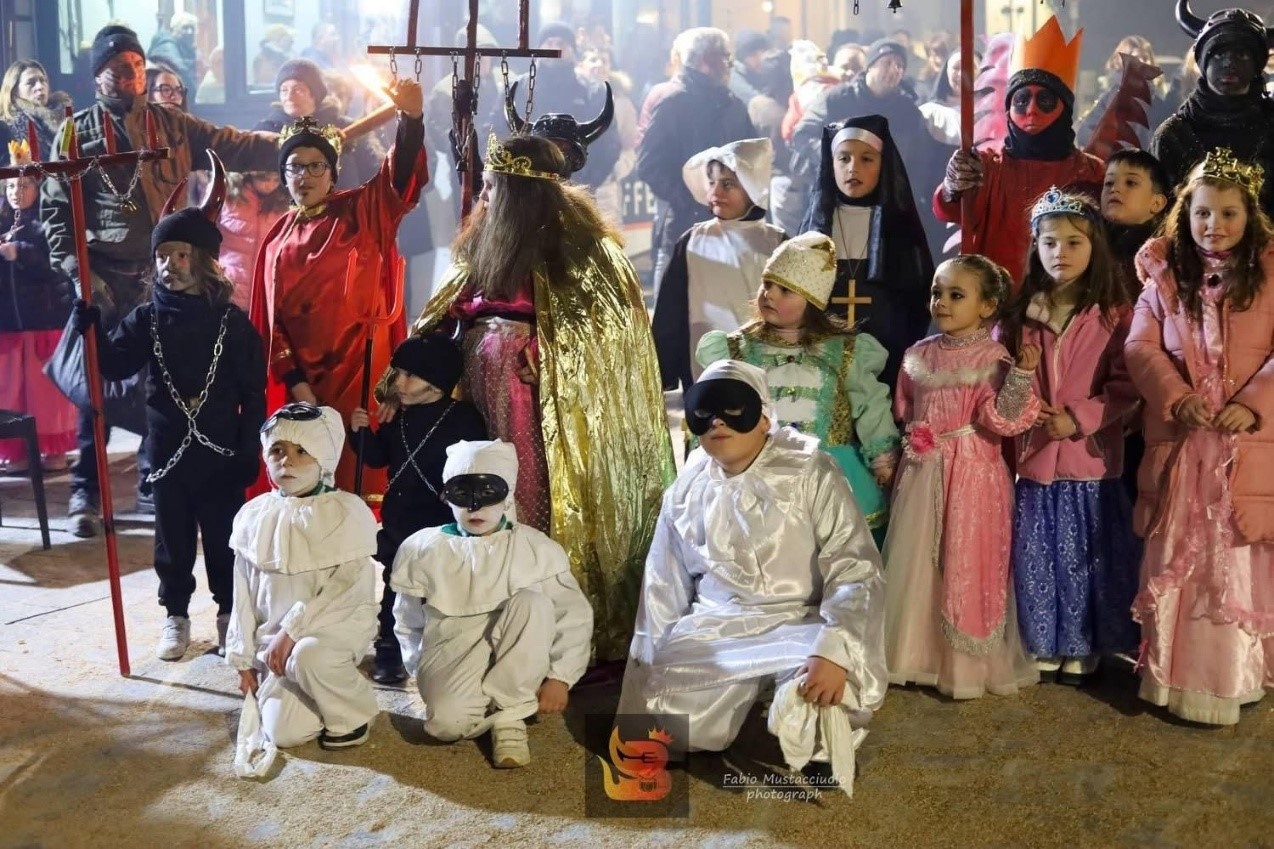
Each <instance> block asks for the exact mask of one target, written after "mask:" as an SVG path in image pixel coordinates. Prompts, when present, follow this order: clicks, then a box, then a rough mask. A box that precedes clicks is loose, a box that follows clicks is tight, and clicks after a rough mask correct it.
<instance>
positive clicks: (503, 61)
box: [500, 53, 509, 97]
mask: <svg viewBox="0 0 1274 849" xmlns="http://www.w3.org/2000/svg"><path fill="white" fill-rule="evenodd" d="M500 76H501V77H502V78H503V79H504V96H505V97H508V96H509V54H508V53H501V54H500Z"/></svg>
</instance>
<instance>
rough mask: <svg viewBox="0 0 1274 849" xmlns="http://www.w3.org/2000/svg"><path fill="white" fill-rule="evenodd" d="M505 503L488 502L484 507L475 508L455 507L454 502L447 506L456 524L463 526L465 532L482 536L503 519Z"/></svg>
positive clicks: (494, 528) (496, 526)
mask: <svg viewBox="0 0 1274 849" xmlns="http://www.w3.org/2000/svg"><path fill="white" fill-rule="evenodd" d="M506 504H507V502H501V503H499V504H488V505H487V506H486V507H479V508H478V509H477V510H469V509H467V508H464V507H457V506H456V505H454V504H451V505H449V506H450V507H451V515H453V516H455V517H456V524H457V525H459V526H460V527H461V528H463V529H464V532H465V533H467V534H472V535H473V536H475V537H484V536H486V535H487V534H489V533H492V532H494V531H496V530H497V529H498V528H499V527H500V522H501V520H503V519H504V513H505V511H506V510H507V509H508V508H507V506H506Z"/></svg>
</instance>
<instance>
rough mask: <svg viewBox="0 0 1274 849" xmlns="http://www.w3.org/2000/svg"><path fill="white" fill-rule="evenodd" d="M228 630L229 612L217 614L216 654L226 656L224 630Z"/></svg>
mask: <svg viewBox="0 0 1274 849" xmlns="http://www.w3.org/2000/svg"><path fill="white" fill-rule="evenodd" d="M228 630H230V614H229V613H218V614H217V654H219V655H220V656H222V657H225V656H226V631H228Z"/></svg>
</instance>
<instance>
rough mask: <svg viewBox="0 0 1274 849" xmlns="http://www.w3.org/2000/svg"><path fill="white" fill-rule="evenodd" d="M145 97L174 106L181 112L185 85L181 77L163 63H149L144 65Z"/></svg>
mask: <svg viewBox="0 0 1274 849" xmlns="http://www.w3.org/2000/svg"><path fill="white" fill-rule="evenodd" d="M146 99H147V100H148V101H150V102H151V103H163V104H167V105H168V106H175V107H177V108H178V109H180V110H181V111H182V112H188V111H189V110H188V109H187V108H186V87H185V86H184V85H182V83H181V77H180V76H179V75H178V74H177V72H176V71H174V70H173V69H172V68H170V67H169V66H168V65H165V64H163V63H158V62H156V63H151V64H148V65H147V66H146Z"/></svg>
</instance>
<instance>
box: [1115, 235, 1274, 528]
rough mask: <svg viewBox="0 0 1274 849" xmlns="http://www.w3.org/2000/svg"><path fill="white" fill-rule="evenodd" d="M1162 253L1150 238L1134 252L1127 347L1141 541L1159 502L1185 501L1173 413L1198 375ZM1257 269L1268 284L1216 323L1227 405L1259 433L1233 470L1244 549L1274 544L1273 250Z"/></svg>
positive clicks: (1243, 443) (1241, 445) (1244, 442)
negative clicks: (1135, 288) (1134, 403)
mask: <svg viewBox="0 0 1274 849" xmlns="http://www.w3.org/2000/svg"><path fill="white" fill-rule="evenodd" d="M1167 247H1168V246H1167V240H1166V239H1165V238H1162V237H1161V238H1158V239H1152V240H1151V241H1149V242H1147V243H1146V244H1145V246H1144V247H1142V249H1141V251H1140V252H1139V253H1138V254H1137V275H1138V276H1139V277H1140V278H1141V280H1142V282H1143V283H1144V284H1145V289H1143V290H1142V293H1141V298H1140V300H1138V301H1137V309H1136V313H1135V314H1134V316H1133V321H1132V330H1131V331H1129V334H1128V342H1127V343H1126V345H1125V346H1124V351H1125V354H1126V355H1127V358H1128V370H1129V372H1130V373H1131V374H1132V380H1133V384H1134V385H1135V386H1136V387H1137V389H1138V391H1140V392H1141V395H1142V397H1143V398H1144V399H1145V402H1146V409H1145V415H1144V420H1145V434H1146V456H1145V459H1144V460H1143V461H1142V463H1141V472H1140V474H1139V475H1138V479H1137V488H1138V492H1139V494H1138V498H1137V508H1136V512H1135V513H1134V516H1133V521H1134V526H1135V528H1136V531H1137V533H1138V534H1141V535H1142V536H1144V535H1145V533H1146V531H1147V529H1148V528H1149V527H1150V526H1151V523H1152V522H1153V520H1154V518H1155V516H1156V515H1157V513H1158V510H1159V502H1160V498H1161V496H1162V497H1165V498H1167V499H1174V498H1180V497H1183V494H1182V493H1179V492H1177V491H1176V476H1175V475H1174V474H1173V469H1171V468H1169V459H1170V455H1171V454H1172V449H1173V446H1174V445H1175V444H1176V442H1177V441H1178V440H1179V439H1180V438H1181V437H1182V436H1183V435H1184V434H1185V431H1186V428H1185V426H1184V425H1181V424H1178V423H1177V420H1176V418H1175V417H1174V416H1173V415H1172V411H1173V408H1174V407H1175V406H1176V405H1177V404H1178V403H1179V402H1180V401H1181V400H1182V399H1183V398H1185V397H1186V396H1187V395H1189V394H1190V393H1191V392H1192V391H1193V390H1192V388H1191V387H1192V386H1193V385H1194V383H1195V381H1196V380H1197V379H1198V377H1197V376H1198V372H1199V356H1200V355H1199V353H1198V351H1197V349H1196V348H1195V344H1196V343H1195V334H1194V332H1193V331H1192V329H1191V328H1190V326H1189V324H1188V323H1187V316H1186V314H1185V312H1184V310H1183V309H1182V307H1181V304H1180V302H1179V301H1178V300H1177V295H1176V279H1175V277H1174V275H1173V273H1172V270H1171V269H1170V268H1169V266H1168V261H1167ZM1261 267H1262V268H1263V269H1264V270H1265V283H1264V285H1262V287H1261V291H1260V292H1259V293H1258V294H1257V296H1256V298H1255V299H1254V300H1253V301H1252V305H1251V306H1250V307H1249V308H1248V309H1246V310H1243V311H1241V312H1240V311H1238V310H1234V309H1232V308H1231V307H1230V306H1229V305H1228V304H1227V305H1225V306H1223V307H1222V319H1221V320H1222V337H1223V339H1224V342H1225V358H1224V362H1225V384H1226V388H1227V391H1228V393H1229V394H1228V400H1229V401H1234V402H1237V403H1239V404H1242V405H1243V406H1245V407H1247V408H1248V409H1250V410H1251V411H1252V412H1253V413H1254V414H1255V415H1256V427H1255V428H1254V429H1253V430H1252V431H1249V432H1248V433H1244V434H1240V435H1239V440H1238V459H1237V461H1236V462H1235V465H1234V468H1233V469H1231V470H1230V491H1231V494H1232V496H1233V500H1234V521H1235V524H1236V525H1237V526H1238V530H1239V533H1240V534H1241V535H1242V537H1243V541H1244V542H1246V543H1256V542H1274V357H1272V356H1271V353H1272V352H1274V245H1271V246H1270V247H1268V248H1266V250H1265V252H1264V253H1263V254H1262V255H1261Z"/></svg>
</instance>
